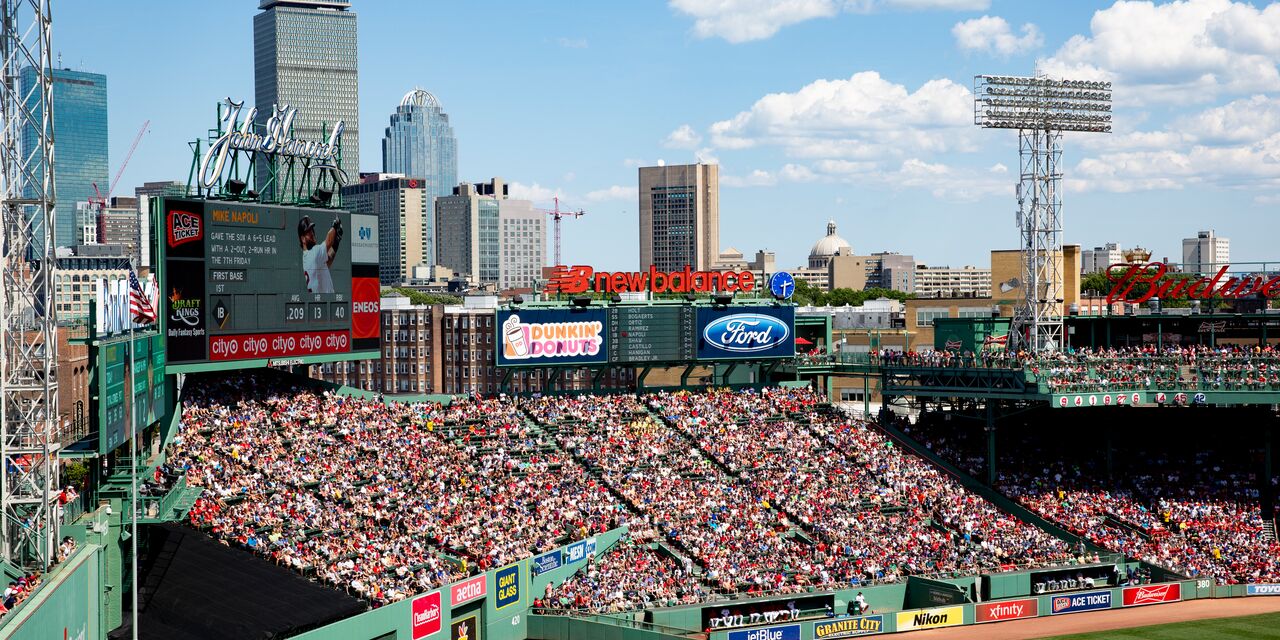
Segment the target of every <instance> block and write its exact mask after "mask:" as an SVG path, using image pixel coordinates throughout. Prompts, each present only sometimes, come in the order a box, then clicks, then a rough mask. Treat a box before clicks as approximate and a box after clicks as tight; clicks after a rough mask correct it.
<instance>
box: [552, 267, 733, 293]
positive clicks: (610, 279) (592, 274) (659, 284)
mask: <svg viewBox="0 0 1280 640" xmlns="http://www.w3.org/2000/svg"><path fill="white" fill-rule="evenodd" d="M755 287H756V277H755V274H753V273H751V272H750V271H694V270H693V268H692V267H685V268H684V271H671V272H666V271H658V270H657V268H655V267H649V270H648V271H629V272H628V271H613V272H609V271H596V270H595V269H592V268H591V267H587V266H583V265H574V266H572V267H566V266H564V265H559V266H555V267H552V268H551V280H550V281H549V282H547V288H546V292H547V293H585V292H587V291H595V292H600V293H627V292H631V291H652V292H653V293H711V292H714V291H723V292H725V293H733V292H735V291H742V292H748V291H754V290H755Z"/></svg>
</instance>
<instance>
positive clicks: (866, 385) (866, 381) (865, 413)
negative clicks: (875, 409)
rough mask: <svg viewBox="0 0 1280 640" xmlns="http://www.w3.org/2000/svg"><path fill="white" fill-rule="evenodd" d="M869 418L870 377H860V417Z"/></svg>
mask: <svg viewBox="0 0 1280 640" xmlns="http://www.w3.org/2000/svg"><path fill="white" fill-rule="evenodd" d="M870 416H871V376H869V375H866V376H862V417H864V418H868V417H870Z"/></svg>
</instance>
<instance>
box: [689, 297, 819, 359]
mask: <svg viewBox="0 0 1280 640" xmlns="http://www.w3.org/2000/svg"><path fill="white" fill-rule="evenodd" d="M794 325H795V308H794V307H724V308H714V307H704V308H700V309H698V334H697V335H698V359H700V360H725V359H756V358H790V357H792V356H794V355H795V354H796V338H795V329H794V328H793V327H794Z"/></svg>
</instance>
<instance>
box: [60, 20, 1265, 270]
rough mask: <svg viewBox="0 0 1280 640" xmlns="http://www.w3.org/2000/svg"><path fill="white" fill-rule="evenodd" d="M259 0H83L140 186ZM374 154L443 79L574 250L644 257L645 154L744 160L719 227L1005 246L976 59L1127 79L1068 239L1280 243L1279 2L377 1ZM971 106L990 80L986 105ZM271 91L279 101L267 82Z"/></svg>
mask: <svg viewBox="0 0 1280 640" xmlns="http://www.w3.org/2000/svg"><path fill="white" fill-rule="evenodd" d="M256 7H257V2H256V1H255V0H238V1H230V0H220V1H219V2H187V1H179V2H174V1H167V2H162V1H151V0H130V1H129V2H126V3H102V2H94V1H90V0H61V1H60V2H58V3H57V4H56V6H55V13H54V21H55V22H54V36H53V41H54V48H55V51H58V52H60V53H61V54H62V61H63V65H64V66H68V67H72V68H81V69H84V70H87V71H95V72H99V73H105V74H107V76H108V86H109V96H108V99H109V108H110V126H111V129H110V136H111V167H112V169H111V171H112V174H114V173H115V171H116V168H117V167H118V166H119V163H120V161H121V160H122V159H123V156H124V153H125V152H126V151H127V150H128V147H129V144H130V143H131V142H132V139H133V136H134V134H135V132H136V131H137V129H138V127H139V126H140V125H141V124H142V122H143V121H144V120H146V119H150V120H151V121H152V124H151V129H150V132H149V133H148V134H147V136H146V137H145V138H144V139H143V141H142V143H141V144H140V145H139V148H138V151H137V153H136V154H135V155H134V157H133V159H132V161H131V162H130V164H129V167H128V169H127V171H126V172H125V174H124V176H123V179H122V180H121V181H120V186H119V187H117V193H118V194H128V193H130V192H131V191H132V187H133V186H134V185H138V184H141V183H142V182H143V181H147V180H167V179H179V180H185V179H186V176H187V170H188V167H189V165H190V153H189V151H188V148H187V145H186V141H189V140H191V139H193V138H195V137H197V136H199V135H202V134H203V132H204V131H205V130H206V129H207V128H208V127H209V126H211V125H212V124H213V117H214V105H215V104H216V102H217V101H219V100H221V99H222V98H224V97H226V96H228V95H229V96H232V97H235V98H238V99H245V100H247V101H248V102H249V103H252V100H253V63H252V59H253V58H252V54H253V51H252V19H253V15H254V14H255V13H256V12H257V9H256ZM354 11H355V12H356V13H357V14H358V16H359V39H360V110H361V118H360V130H361V139H360V146H361V160H362V162H363V165H364V166H362V169H363V170H366V171H376V170H380V169H381V167H380V162H381V151H380V139H381V136H382V130H383V128H384V127H385V126H386V124H387V119H388V116H389V115H390V113H391V112H392V111H393V110H394V107H395V105H396V104H398V102H399V99H400V97H401V96H402V95H403V94H404V93H405V92H406V91H408V90H409V89H412V88H413V87H415V86H420V87H423V88H426V89H428V90H430V91H431V92H433V93H435V94H436V96H437V97H438V98H439V99H440V101H441V102H442V103H443V105H444V107H445V110H446V111H447V112H448V113H449V115H450V118H451V120H452V122H453V124H454V128H455V132H456V133H457V136H458V157H459V176H460V178H461V179H464V180H468V181H480V180H485V179H487V178H488V177H491V176H494V175H498V176H502V177H503V178H504V179H506V180H507V181H509V182H513V183H515V186H516V192H517V193H518V194H521V195H526V196H528V197H531V198H532V199H534V200H535V201H537V202H538V203H539V204H542V205H549V204H550V197H551V196H552V195H555V194H557V193H558V194H560V195H561V197H562V198H563V200H564V201H565V203H566V204H568V205H570V206H574V207H582V208H585V209H586V210H587V211H588V215H587V216H586V217H583V218H581V219H578V220H573V221H569V222H566V223H565V227H564V246H565V248H564V251H565V260H566V262H571V263H586V264H594V265H596V266H597V267H598V268H610V269H631V268H634V267H635V266H636V262H637V255H638V241H637V236H636V234H637V219H636V207H637V203H636V193H635V186H636V168H635V167H636V166H637V165H638V164H640V163H644V164H651V163H655V162H657V161H658V160H659V159H661V160H663V161H665V162H667V163H683V162H689V161H693V160H694V159H695V158H698V157H701V158H703V159H707V160H715V161H718V162H719V163H720V165H721V176H722V186H721V227H720V228H721V239H720V244H721V246H722V247H729V246H733V247H736V248H738V249H740V250H742V251H743V252H745V253H747V254H748V255H750V254H752V253H754V251H756V250H757V249H762V248H763V249H769V250H773V251H776V252H777V254H778V258H779V262H780V264H782V265H785V266H794V265H798V264H802V263H803V262H804V261H805V257H806V256H807V254H808V250H809V247H810V245H812V243H813V242H814V241H815V240H816V239H817V238H818V237H820V236H821V235H823V233H824V228H825V224H826V221H827V220H828V219H830V218H834V219H835V220H836V221H837V223H838V224H839V228H840V233H841V235H843V236H844V237H845V238H846V239H847V240H849V241H850V243H851V244H852V245H853V247H854V249H855V250H856V251H857V252H859V253H869V252H872V251H884V250H893V251H901V252H903V253H911V254H914V255H915V256H916V259H917V260H918V261H921V262H924V263H927V264H950V265H952V266H960V265H964V264H974V265H981V266H985V265H987V263H988V262H989V255H988V251H989V250H991V249H996V248H1011V247H1013V246H1016V243H1017V230H1016V229H1015V227H1014V222H1013V219H1014V217H1013V213H1014V210H1015V208H1016V203H1015V201H1014V196H1013V184H1014V182H1015V180H1016V176H1015V175H1014V174H1015V173H1016V170H1017V160H1018V157H1017V139H1016V134H1015V133H1014V132H1012V131H985V130H980V129H978V128H977V127H974V126H973V125H972V95H970V92H971V90H972V86H973V76H974V75H975V74H980V73H990V74H1017V75H1027V74H1031V73H1033V72H1034V71H1036V70H1037V69H1039V70H1041V71H1044V72H1047V73H1050V74H1052V75H1056V76H1058V77H1064V76H1065V77H1071V78H1082V79H1108V80H1111V81H1113V82H1114V84H1115V99H1116V101H1117V103H1118V107H1117V110H1116V114H1115V128H1116V132H1115V133H1113V134H1110V135H1098V134H1067V135H1066V136H1065V139H1064V146H1065V155H1064V164H1065V167H1066V168H1065V175H1066V180H1067V182H1066V195H1065V196H1064V202H1065V209H1064V216H1065V221H1066V241H1067V242H1069V243H1077V244H1082V245H1085V246H1086V247H1091V246H1094V245H1098V244H1102V243H1104V242H1108V241H1116V242H1120V243H1122V244H1123V245H1124V246H1126V247H1130V246H1134V245H1141V246H1144V247H1146V248H1148V249H1152V250H1153V251H1154V252H1155V255H1156V257H1161V256H1168V257H1170V258H1171V259H1173V260H1175V261H1176V260H1179V259H1180V255H1179V254H1180V246H1181V245H1180V239H1181V238H1183V237H1186V236H1188V235H1194V232H1195V231H1196V230H1197V229H1201V228H1214V229H1216V230H1217V231H1218V233H1219V234H1220V235H1223V236H1226V237H1229V238H1231V241H1232V258H1233V262H1236V263H1237V264H1238V263H1241V262H1244V261H1255V260H1256V261H1261V260H1266V259H1280V255H1277V253H1278V252H1276V251H1275V250H1274V249H1273V244H1274V243H1273V242H1272V241H1271V239H1270V236H1271V232H1270V227H1269V225H1268V223H1270V222H1271V221H1272V220H1274V214H1275V213H1276V212H1277V210H1278V209H1280V72H1278V71H1277V68H1276V64H1277V61H1280V5H1275V6H1266V5H1249V4H1245V3H1234V2H1230V1H1229V0H1188V1H1186V2H1176V3H1157V4H1152V3H1125V2H1120V3H1111V2H1103V3H1096V2H1083V1H1075V0H1073V1H1071V2H1061V1H1055V2H1048V1H1044V2H1042V1H1026V0H1023V1H1016V2H1014V1H1002V0H772V1H771V0H671V2H669V3H668V2H658V1H650V2H640V1H635V2H630V1H628V2H600V1H598V0H597V1H585V0H584V1H573V2H551V1H547V2H536V3H531V2H486V1H479V0H474V1H469V2H441V1H438V0H432V1H429V2H416V1H415V2H410V1H407V0H356V1H355V2H354ZM966 105H967V106H966ZM259 106H260V107H263V108H269V105H259Z"/></svg>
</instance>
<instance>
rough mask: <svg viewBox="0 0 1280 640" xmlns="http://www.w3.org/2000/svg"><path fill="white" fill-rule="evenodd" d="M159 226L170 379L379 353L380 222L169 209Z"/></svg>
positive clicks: (196, 204)
mask: <svg viewBox="0 0 1280 640" xmlns="http://www.w3.org/2000/svg"><path fill="white" fill-rule="evenodd" d="M163 224H164V238H163V241H162V243H161V244H162V246H163V247H164V250H165V263H164V264H165V269H164V281H163V283H162V294H163V297H164V303H163V307H164V315H165V322H166V330H165V336H166V338H167V343H168V355H169V367H170V369H171V370H174V371H199V370H206V369H216V368H223V364H222V363H227V362H234V361H246V360H268V361H270V360H288V361H291V362H293V363H295V364H301V363H306V362H316V361H323V360H326V359H332V358H333V357H334V356H342V355H344V354H345V355H348V356H351V357H359V356H360V355H362V354H367V355H368V356H370V357H371V356H373V355H375V354H376V353H377V350H378V344H379V343H378V300H379V295H380V288H379V282H378V239H377V233H376V229H377V218H376V217H374V216H368V215H361V214H352V213H350V212H348V211H344V210H340V209H325V208H314V207H287V206H274V205H261V204H245V203H239V202H235V201H227V200H186V199H174V200H167V201H166V202H165V207H164V221H163ZM261 364H266V363H261Z"/></svg>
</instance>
